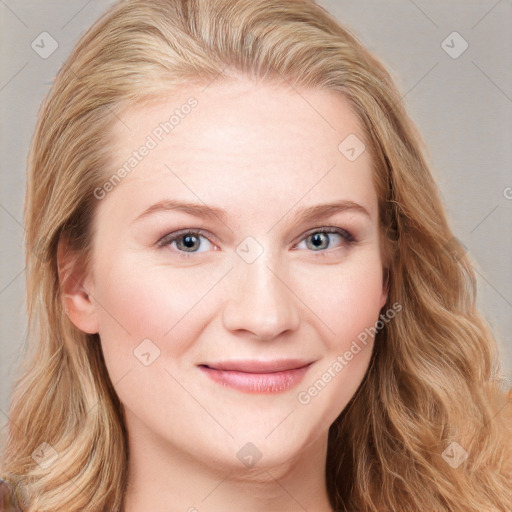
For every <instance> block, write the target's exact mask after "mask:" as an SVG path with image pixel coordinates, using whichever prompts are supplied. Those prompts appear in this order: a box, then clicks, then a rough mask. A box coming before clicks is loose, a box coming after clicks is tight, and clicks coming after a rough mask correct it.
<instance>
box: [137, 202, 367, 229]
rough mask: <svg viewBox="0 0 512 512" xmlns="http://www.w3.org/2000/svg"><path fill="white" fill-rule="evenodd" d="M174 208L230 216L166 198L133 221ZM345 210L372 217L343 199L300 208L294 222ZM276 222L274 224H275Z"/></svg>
mask: <svg viewBox="0 0 512 512" xmlns="http://www.w3.org/2000/svg"><path fill="white" fill-rule="evenodd" d="M174 210H178V211H182V212H185V213H188V214H190V215H193V216H195V217H199V218H207V219H213V218H214V217H217V218H218V219H220V220H221V221H222V222H223V223H226V220H227V217H228V214H227V212H226V211H225V210H223V209H222V208H216V207H214V206H207V205H205V204H200V203H191V202H186V201H177V200H172V199H165V200H163V201H159V202H158V203H155V204H153V205H151V206H150V207H149V208H147V209H146V210H144V211H143V212H142V213H141V214H140V215H138V216H137V217H136V218H135V219H134V221H133V222H135V221H138V220H139V219H141V218H144V217H146V216H148V215H150V214H152V213H155V212H162V211H174ZM345 211H353V212H358V213H362V214H364V215H366V216H367V217H370V218H371V216H370V214H369V213H368V210H367V209H366V208H365V207H364V206H362V205H360V204H359V203H355V202H354V201H347V200H341V201H335V202H332V203H323V204H317V205H313V206H308V207H306V208H303V209H302V210H299V211H298V212H297V213H296V215H295V216H294V217H293V223H294V224H302V223H304V222H307V221H312V220H313V221H314V220H316V219H320V218H323V217H328V216H329V215H333V214H335V213H338V212H345ZM286 215H287V214H285V215H283V217H281V219H282V218H284V217H285V216H286ZM278 222H279V221H278ZM276 224H277V222H276ZM276 224H274V226H275V225H276Z"/></svg>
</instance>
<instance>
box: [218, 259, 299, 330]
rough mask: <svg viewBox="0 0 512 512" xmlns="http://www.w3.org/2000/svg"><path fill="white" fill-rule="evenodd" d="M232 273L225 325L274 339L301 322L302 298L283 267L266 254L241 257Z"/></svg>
mask: <svg viewBox="0 0 512 512" xmlns="http://www.w3.org/2000/svg"><path fill="white" fill-rule="evenodd" d="M237 266H238V268H237V269H236V271H235V272H233V273H232V275H231V276H230V279H231V281H230V283H229V292H228V293H229V300H228V302H227V304H226V306H225V308H224V311H223V324H224V327H225V328H226V329H227V330H229V331H232V332H235V331H246V332H249V333H251V334H252V335H253V336H255V337H257V338H258V339H261V340H272V339H275V338H276V337H278V336H279V335H280V334H282V333H284V332H286V331H294V330H296V329H297V328H298V326H299V321H300V316H299V310H298V307H299V302H298V299H297V297H296V295H295V294H294V293H293V290H292V287H291V286H290V285H289V284H288V282H287V281H288V279H287V273H286V271H284V270H283V268H282V267H277V266H276V265H275V264H272V265H271V264H270V261H269V260H268V259H266V258H264V257H263V256H261V257H260V258H258V259H257V260H256V261H254V262H252V263H250V264H249V263H246V262H244V261H238V264H237Z"/></svg>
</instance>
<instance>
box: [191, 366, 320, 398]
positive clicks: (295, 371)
mask: <svg viewBox="0 0 512 512" xmlns="http://www.w3.org/2000/svg"><path fill="white" fill-rule="evenodd" d="M311 364H312V363H311V362H305V361H297V360H280V361H229V362H221V363H211V364H201V365H199V368H200V369H201V370H202V371H203V372H204V373H205V374H206V375H207V376H208V377H210V379H212V380H213V381H214V382H217V383H218V384H221V385H223V386H227V387H230V388H233V389H237V390H239V391H243V392H245V393H260V394H264V393H280V392H283V391H286V390H288V389H290V388H292V387H294V386H296V385H297V384H298V383H299V382H300V381H301V380H302V379H303V378H304V375H305V373H306V372H307V371H308V369H309V367H310V366H311Z"/></svg>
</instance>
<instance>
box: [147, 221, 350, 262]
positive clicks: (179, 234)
mask: <svg viewBox="0 0 512 512" xmlns="http://www.w3.org/2000/svg"><path fill="white" fill-rule="evenodd" d="M317 233H333V234H337V235H340V236H341V237H342V238H343V239H344V241H345V243H346V244H348V245H350V244H353V243H354V242H356V240H355V238H354V237H353V236H352V235H351V234H350V233H349V232H348V231H347V230H345V229H342V228H336V227H323V228H318V229H315V230H314V231H309V232H308V233H306V234H305V236H304V237H303V238H302V239H301V240H300V241H301V242H302V241H303V240H305V239H306V238H309V237H310V236H312V235H315V234H317ZM185 235H201V236H203V237H204V238H206V239H207V240H208V241H209V242H210V243H213V242H211V241H210V240H209V238H208V233H207V232H205V231H203V230H202V229H195V230H192V229H184V230H181V231H176V232H174V233H169V234H167V235H165V236H163V237H162V238H161V239H160V240H159V241H158V242H157V246H158V247H159V248H165V247H167V246H169V245H170V244H171V243H173V242H176V241H177V240H179V239H180V238H183V237H185ZM299 243H300V242H299ZM326 250H327V249H320V250H318V251H311V252H315V253H318V255H319V256H327V254H325V251H326ZM175 252H176V253H177V254H178V256H179V257H181V258H184V259H188V258H191V257H192V256H193V255H194V254H198V253H197V252H184V251H179V250H177V251H175Z"/></svg>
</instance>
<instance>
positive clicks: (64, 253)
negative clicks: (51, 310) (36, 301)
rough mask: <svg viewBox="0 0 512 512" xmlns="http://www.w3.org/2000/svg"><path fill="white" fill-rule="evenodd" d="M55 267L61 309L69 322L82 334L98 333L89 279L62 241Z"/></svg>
mask: <svg viewBox="0 0 512 512" xmlns="http://www.w3.org/2000/svg"><path fill="white" fill-rule="evenodd" d="M57 266H58V272H59V287H60V294H61V302H62V307H63V308H64V310H65V311H66V314H67V316H68V318H69V319H70V320H71V322H72V323H73V324H74V325H75V326H76V327H78V329H80V330H81V331H83V332H86V333H88V334H95V333H97V332H98V331H99V326H98V319H97V309H96V304H95V303H94V302H93V301H92V297H91V293H90V292H91V290H90V288H89V282H90V279H89V277H88V275H87V274H86V273H85V271H84V269H83V265H82V264H81V262H80V258H79V256H78V255H77V254H76V253H75V252H73V251H71V250H70V249H69V248H68V246H67V244H66V242H65V241H64V240H62V239H61V240H60V241H59V245H58V249H57Z"/></svg>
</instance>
